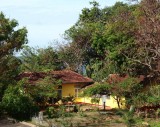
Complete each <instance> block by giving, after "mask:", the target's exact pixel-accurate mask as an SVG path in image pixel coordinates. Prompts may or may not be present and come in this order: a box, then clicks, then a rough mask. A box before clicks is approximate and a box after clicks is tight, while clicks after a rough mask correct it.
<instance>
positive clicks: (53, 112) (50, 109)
mask: <svg viewBox="0 0 160 127" xmlns="http://www.w3.org/2000/svg"><path fill="white" fill-rule="evenodd" d="M45 113H46V114H47V116H48V118H55V117H57V114H56V110H55V108H54V107H48V108H47V109H46V112H45Z"/></svg>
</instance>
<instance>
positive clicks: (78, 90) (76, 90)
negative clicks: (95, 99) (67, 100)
mask: <svg viewBox="0 0 160 127" xmlns="http://www.w3.org/2000/svg"><path fill="white" fill-rule="evenodd" d="M80 90H81V88H80V87H79V86H76V87H75V97H78V95H79V93H80Z"/></svg>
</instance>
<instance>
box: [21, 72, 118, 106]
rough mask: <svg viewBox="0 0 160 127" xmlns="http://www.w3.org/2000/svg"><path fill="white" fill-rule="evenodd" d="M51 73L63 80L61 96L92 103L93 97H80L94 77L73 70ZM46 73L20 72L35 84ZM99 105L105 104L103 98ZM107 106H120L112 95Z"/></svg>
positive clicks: (22, 76) (78, 101) (77, 101)
mask: <svg viewBox="0 0 160 127" xmlns="http://www.w3.org/2000/svg"><path fill="white" fill-rule="evenodd" d="M50 74H52V75H53V77H54V78H56V79H59V80H61V81H62V85H61V87H60V88H59V89H58V93H59V95H60V96H61V97H68V96H73V97H75V103H82V104H92V103H91V99H92V98H88V97H79V92H80V90H81V89H82V88H84V87H86V86H89V85H91V84H93V83H94V81H93V80H92V79H90V78H88V77H84V76H82V75H80V74H78V73H76V72H74V71H71V70H60V71H51V72H50ZM45 75H46V73H45V72H24V73H22V74H20V76H19V77H20V78H19V79H22V78H25V77H27V78H28V79H29V81H30V82H31V84H34V83H35V82H36V81H37V80H39V79H41V78H44V77H45ZM97 106H103V102H102V99H100V102H99V104H98V105H97ZM106 106H107V107H108V108H118V105H117V102H116V101H115V99H114V98H113V97H112V96H108V97H106Z"/></svg>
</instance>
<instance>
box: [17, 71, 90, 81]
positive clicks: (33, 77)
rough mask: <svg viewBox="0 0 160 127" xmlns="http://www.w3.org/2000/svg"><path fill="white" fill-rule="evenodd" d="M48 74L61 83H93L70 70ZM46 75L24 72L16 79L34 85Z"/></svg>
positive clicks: (43, 73)
mask: <svg viewBox="0 0 160 127" xmlns="http://www.w3.org/2000/svg"><path fill="white" fill-rule="evenodd" d="M48 74H51V75H52V76H53V77H54V78H56V79H59V80H62V83H85V84H92V83H93V80H92V79H90V78H88V77H84V76H82V75H80V74H78V73H76V72H74V71H71V70H61V71H51V72H49V73H48ZM46 75H47V73H45V72H24V73H21V74H20V75H19V77H18V78H17V79H18V80H20V79H22V78H28V80H29V82H30V83H34V82H36V81H38V80H39V79H43V78H45V76H46Z"/></svg>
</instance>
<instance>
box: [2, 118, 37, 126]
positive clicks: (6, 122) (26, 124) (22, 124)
mask: <svg viewBox="0 0 160 127" xmlns="http://www.w3.org/2000/svg"><path fill="white" fill-rule="evenodd" d="M0 127H36V126H35V125H33V124H30V123H26V122H19V123H13V121H9V120H6V119H3V120H0Z"/></svg>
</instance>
